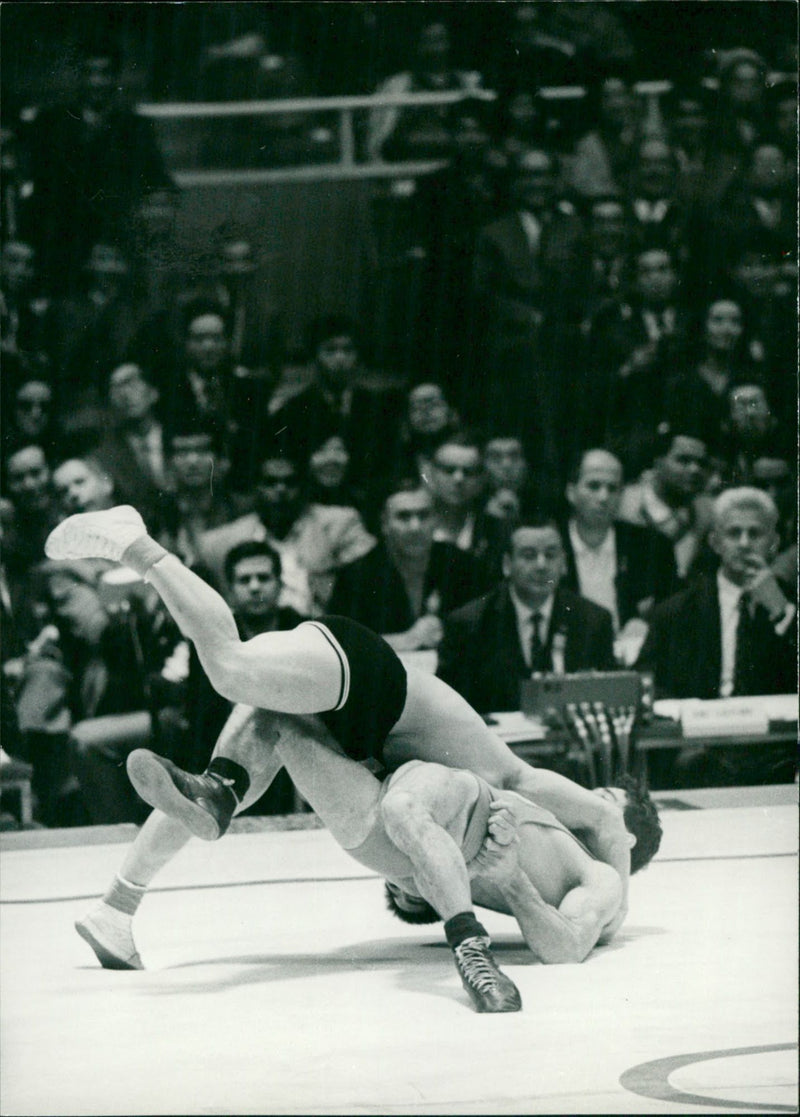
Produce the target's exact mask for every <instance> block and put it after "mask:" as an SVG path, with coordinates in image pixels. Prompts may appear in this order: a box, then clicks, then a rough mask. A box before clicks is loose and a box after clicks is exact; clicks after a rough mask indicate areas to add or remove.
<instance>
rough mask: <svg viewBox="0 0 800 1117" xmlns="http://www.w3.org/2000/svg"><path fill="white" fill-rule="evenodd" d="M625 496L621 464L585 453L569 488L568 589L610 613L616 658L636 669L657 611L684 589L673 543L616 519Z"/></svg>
mask: <svg viewBox="0 0 800 1117" xmlns="http://www.w3.org/2000/svg"><path fill="white" fill-rule="evenodd" d="M621 495H622V463H621V462H620V461H619V459H618V458H616V457H615V456H614V455H613V454H610V453H609V452H608V451H607V450H602V449H592V450H587V451H586V452H585V453H583V454H582V455H581V457H580V460H579V461H578V463H577V467H576V469H575V471H574V473H573V476H572V479H571V480H570V482H569V484H568V485H567V500H568V501H569V504H570V507H571V511H572V514H571V516H570V518H569V522H568V523H567V530H566V531H565V532H564V548H565V554H566V563H567V571H566V575H565V578H564V584H565V585H566V586H567V587H568V588H569V589H571V590H574V591H575V592H576V593H580V594H581V595H582V596H583V597H587V598H588V599H589V600H590V601H594V603H595V604H596V605H601V606H602V607H603V608H604V609H608V611H609V612H610V613H611V616H612V618H613V620H614V630H615V633H616V636H617V652H618V654H621V655H622V658H623V659H624V661H625V662H626V663H632V662H633V661H634V660H635V658H636V655H637V654H638V652H639V650H640V649H641V646H642V641H643V639H644V637H645V635H646V633H647V626H646V621H647V618H648V616H649V615H650V612H651V611H652V609H653V606H654V605H655V604H656V602H657V601H661V600H662V599H663V598H665V597H669V596H670V595H671V594H673V593H674V592H675V591H676V590H677V589H678V585H679V583H678V574H677V570H676V568H675V556H674V553H673V550H672V547H671V545H670V542H669V540H668V539H667V538H666V537H665V536H663V535H661V533H660V532H658V531H656V530H655V529H654V528H650V527H642V526H639V525H637V524H626V523H622V522H620V521H618V520H617V519H616V516H617V512H618V511H619V504H620V497H621ZM629 652H630V654H628V653H629Z"/></svg>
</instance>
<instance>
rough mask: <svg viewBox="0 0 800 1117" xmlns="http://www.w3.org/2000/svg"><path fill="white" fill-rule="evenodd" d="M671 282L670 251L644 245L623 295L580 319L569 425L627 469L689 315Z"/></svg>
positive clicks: (650, 424)
mask: <svg viewBox="0 0 800 1117" xmlns="http://www.w3.org/2000/svg"><path fill="white" fill-rule="evenodd" d="M678 290H679V276H678V272H677V271H676V268H675V265H674V262H673V259H672V256H671V254H670V252H669V251H668V250H667V249H666V248H652V247H651V248H647V249H644V250H642V251H640V252H638V253H637V254H636V258H635V278H634V283H633V290H632V291H631V295H630V298H617V299H615V300H614V301H612V302H609V303H607V304H606V305H605V306H601V307H600V308H599V309H598V310H597V312H596V314H595V315H594V317H593V318H592V319H591V320H590V321H589V322H587V323H585V324H584V330H583V333H584V340H585V344H584V348H583V351H582V356H581V360H582V363H583V365H584V368H582V369H580V370H579V374H578V376H577V380H576V386H575V389H576V394H575V399H574V402H575V414H576V415H577V417H578V422H577V424H576V425H577V428H578V432H579V435H580V438H581V442H582V445H584V446H585V445H587V444H592V443H593V444H594V445H597V446H600V445H604V446H606V447H608V448H609V449H610V450H611V451H612V452H613V453H615V454H616V456H617V457H618V458H619V459H620V460H621V461H622V464H623V467H624V469H625V472H626V474H627V475H635V474H636V473H638V472H639V471H640V470H641V469H642V468H643V467H644V464H645V462H646V455H647V451H648V447H649V441H650V438H651V432H652V431H653V430H654V429H655V427H656V425H657V424H658V423H659V422H660V421H661V419H662V418H663V416H664V389H665V384H666V378H667V376H668V375H669V374H671V373H672V371H673V370H674V369H675V368H676V366H677V367H678V368H680V367H682V362H683V352H684V348H685V344H686V332H687V327H688V322H687V315H686V313H685V311H684V310H683V308H682V307H681V306H680V304H679V303H678V299H677V296H678Z"/></svg>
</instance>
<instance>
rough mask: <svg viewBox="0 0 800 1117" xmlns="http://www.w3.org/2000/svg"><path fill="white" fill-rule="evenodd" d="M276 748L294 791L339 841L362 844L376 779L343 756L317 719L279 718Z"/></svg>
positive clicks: (373, 812)
mask: <svg viewBox="0 0 800 1117" xmlns="http://www.w3.org/2000/svg"><path fill="white" fill-rule="evenodd" d="M276 748H277V752H278V755H279V756H280V758H281V760H282V761H283V764H284V767H285V768H286V771H287V772H288V773H289V775H290V776H291V778H292V782H293V783H294V785H295V786H296V788H297V790H298V791H299V792H300V794H301V795H302V796H303V798H304V799H305V800H306V801H307V802H308V804H309V805H310V806H311V808H312V810H313V811H314V813H315V814H316V815H317V816H318V817H319V819H320V820H321V821H322V822H323V823H324V824H325V826H326V827H327V829H328V830H329V831H330V832H331V834H332V836H333V837H334V838H335V839H336V841H337V842H338V843H339V845H341V846H342V847H343V848H344V849H354V848H355V847H356V846H359V845H361V844H362V842H363V841H364V840H365V838H366V837H367V835H368V834H369V833H370V831H371V830H372V827H373V825H374V823H375V821H376V819H377V816H378V803H379V800H380V793H381V784H380V781H379V780H377V779H376V778H375V776H373V775H372V773H371V772H369V771H367V769H366V768H363V767H362V766H361V765H360V764H358V763H356V761H355V760H351V759H350V758H349V757H347V756H344V754H343V753H342V752H341V751H340V750H339V748H338V745H337V744H336V741H335V740H334V738H333V736H332V735H331V733H330V731H329V730H328V729H327V728H326V726H325V725H324V724H323V723H322V721H320V719H319V718H316V717H294V718H284V719H282V720H281V722H280V725H279V732H278V740H277V745H276Z"/></svg>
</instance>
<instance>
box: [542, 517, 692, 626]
mask: <svg viewBox="0 0 800 1117" xmlns="http://www.w3.org/2000/svg"><path fill="white" fill-rule="evenodd" d="M613 530H614V535H615V540H616V546H617V574H616V578H615V583H616V588H617V613H618V614H619V623H620V626H622V625H624V624H625V623H626V622H627V621H629V620H630V619H631V617H641V616H644V617H646V616H647V615H648V614H649V612H650V610H651V609H652V607H653V605H654V604H655V603H656V602H658V601H662V600H664V599H665V598H667V597H670V596H671V595H672V594H673V593H676V592H677V591H678V589H679V586H680V583H679V580H678V572H677V570H676V568H675V553H674V551H673V549H672V545H671V544H670V542H669V540H668V539H667V538H666V536H663V535H661V534H660V533H659V532H657V531H654V530H653V529H652V528H644V527H638V526H637V525H635V524H625V523H616V524H614V529H613ZM561 534H562V538H563V540H564V552H565V555H566V560H567V572H566V575H565V577H564V582H563V585H564V586H566V587H567V588H568V589H571V590H573V591H574V592H575V593H580V584H579V582H578V569H577V566H576V563H575V552H574V550H573V547H572V540H571V538H570V534H569V530H568V528H567V527H565V528H564V530H563V531H562V533H561Z"/></svg>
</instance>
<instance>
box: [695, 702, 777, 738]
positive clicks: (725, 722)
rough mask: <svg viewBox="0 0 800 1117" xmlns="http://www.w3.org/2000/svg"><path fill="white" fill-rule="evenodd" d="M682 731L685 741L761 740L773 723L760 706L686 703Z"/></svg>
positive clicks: (737, 703)
mask: <svg viewBox="0 0 800 1117" xmlns="http://www.w3.org/2000/svg"><path fill="white" fill-rule="evenodd" d="M681 727H682V729H683V735H684V737H751V736H752V737H759V736H763V735H764V734H765V733H767V732H769V719H768V717H767V714H766V712H765V710H764V708H763V706H760V705H759V704H758V703H757V702H752V701H750V700H748V699H747V698H720V699H713V700H711V701H708V702H701V701H698V702H696V703H695V702H684V703H683V705H682V707H681Z"/></svg>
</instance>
